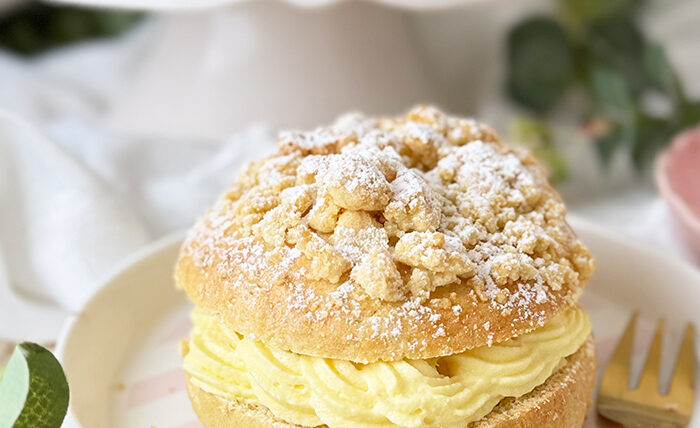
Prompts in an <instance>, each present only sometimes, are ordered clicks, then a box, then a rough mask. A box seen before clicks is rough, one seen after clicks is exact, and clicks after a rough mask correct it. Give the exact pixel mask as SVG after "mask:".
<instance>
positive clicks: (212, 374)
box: [175, 107, 595, 428]
mask: <svg viewBox="0 0 700 428" xmlns="http://www.w3.org/2000/svg"><path fill="white" fill-rule="evenodd" d="M565 215H566V208H565V207H564V204H563V203H562V201H561V199H560V197H559V196H558V194H557V193H556V191H555V190H554V189H553V188H552V187H551V186H550V185H549V184H548V182H547V179H546V176H545V173H544V172H543V170H542V168H541V167H540V166H539V165H538V164H537V163H536V162H535V160H534V159H533V158H532V157H531V156H530V155H529V154H527V153H525V152H523V151H519V150H514V149H512V148H508V147H506V146H504V145H503V144H501V143H500V142H499V140H498V138H497V137H496V135H495V134H494V132H493V131H492V130H491V129H489V128H488V127H486V126H484V125H481V124H479V123H476V122H474V121H473V120H469V119H463V118H457V117H451V116H447V115H445V114H443V113H442V112H440V111H439V110H437V109H435V108H432V107H418V108H415V109H413V110H411V111H410V112H409V113H408V114H407V115H405V116H402V117H397V118H380V119H373V118H367V117H364V116H361V115H357V114H352V115H346V116H343V117H341V118H340V119H338V120H337V121H336V122H335V123H334V124H333V125H331V126H329V127H325V128H317V129H315V130H313V131H309V132H283V133H281V134H280V137H279V148H278V151H277V152H276V153H275V154H273V155H271V156H268V157H266V158H264V159H261V160H259V161H256V162H252V163H250V164H249V165H247V166H246V167H245V168H244V169H243V170H242V171H241V172H240V174H239V176H238V178H237V179H236V181H235V182H234V184H233V186H232V187H231V188H230V189H229V190H228V191H227V192H226V193H225V194H223V195H222V196H221V197H220V198H219V200H218V201H217V202H216V204H215V205H214V206H213V207H212V208H211V209H210V210H209V211H208V212H207V213H206V214H205V216H204V217H203V218H202V219H201V220H200V221H199V222H198V223H197V224H196V225H195V227H194V228H193V229H192V231H191V232H190V233H189V235H188V237H187V239H186V241H185V243H184V245H183V247H182V251H181V254H180V258H179V260H178V263H177V267H176V274H175V276H176V281H177V284H178V286H179V287H181V288H183V289H184V290H185V291H186V292H187V294H188V296H189V297H190V299H191V300H192V301H193V302H194V304H195V305H196V308H195V309H194V311H193V313H192V320H193V329H192V334H191V337H190V340H189V341H188V342H186V343H185V344H184V345H185V346H184V347H183V354H184V358H185V361H184V367H185V371H186V373H187V382H188V390H189V393H190V397H191V400H192V403H193V406H194V408H195V411H196V412H197V414H198V415H199V417H200V419H201V421H202V422H203V423H204V424H205V426H207V427H212V428H213V427H221V428H223V427H297V426H302V427H315V426H323V427H326V426H327V427H330V428H350V427H366V428H380V427H381V428H384V427H387V428H388V427H444V428H448V427H459V428H463V427H467V426H468V427H516V426H518V427H539V426H548V427H580V426H581V424H582V422H583V418H584V415H585V411H586V408H587V406H588V400H589V394H590V391H591V389H592V387H593V380H594V371H595V361H594V353H593V342H592V339H591V336H590V333H591V327H590V323H589V321H588V318H587V316H586V314H585V313H584V312H583V310H581V309H580V308H579V307H578V306H577V300H578V297H579V295H580V294H581V291H582V290H583V288H584V286H585V283H586V282H587V280H588V278H589V277H590V275H591V273H592V272H593V268H594V262H593V259H592V257H591V255H590V254H589V252H588V250H587V249H586V248H585V246H584V245H583V244H582V243H581V242H580V241H579V240H578V238H577V237H576V235H575V233H574V232H573V231H572V229H571V228H570V226H569V225H568V224H567V223H566V219H565Z"/></svg>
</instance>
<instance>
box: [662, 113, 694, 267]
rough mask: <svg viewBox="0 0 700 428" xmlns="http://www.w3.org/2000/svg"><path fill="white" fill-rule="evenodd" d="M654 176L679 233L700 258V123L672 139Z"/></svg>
mask: <svg viewBox="0 0 700 428" xmlns="http://www.w3.org/2000/svg"><path fill="white" fill-rule="evenodd" d="M655 175H656V183H657V185H658V187H659V191H660V192H661V196H663V198H664V199H665V200H666V202H667V203H668V205H669V207H670V209H671V212H672V213H673V215H674V217H675V218H676V223H677V226H678V230H679V231H680V234H679V235H680V236H681V238H682V239H683V240H684V241H685V242H686V243H687V244H688V246H689V247H690V248H691V249H692V250H693V251H694V252H695V255H696V257H697V260H698V261H700V126H698V127H695V128H692V129H690V130H688V131H685V132H683V133H681V134H679V135H677V136H676V137H675V138H674V139H673V141H672V142H671V145H670V147H669V148H667V149H666V150H665V151H664V152H663V153H661V154H660V155H659V157H658V158H657V161H656V168H655Z"/></svg>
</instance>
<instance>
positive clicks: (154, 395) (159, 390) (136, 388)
mask: <svg viewBox="0 0 700 428" xmlns="http://www.w3.org/2000/svg"><path fill="white" fill-rule="evenodd" d="M185 388H186V386H185V373H184V372H183V370H182V369H175V370H172V371H169V372H166V373H163V374H160V375H157V376H154V377H151V378H148V379H145V380H142V381H140V382H136V383H134V384H131V385H129V386H128V390H129V393H128V394H129V398H128V400H127V408H129V409H133V408H134V407H139V406H143V405H144V404H148V403H152V402H154V401H156V400H159V399H161V398H163V397H166V396H168V395H170V394H174V393H178V392H180V391H184V390H185Z"/></svg>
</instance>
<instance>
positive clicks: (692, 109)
mask: <svg viewBox="0 0 700 428" xmlns="http://www.w3.org/2000/svg"><path fill="white" fill-rule="evenodd" d="M697 125H700V101H694V102H688V103H686V104H685V105H684V106H683V112H682V116H681V123H680V126H679V128H680V129H684V128H689V127H691V126H697Z"/></svg>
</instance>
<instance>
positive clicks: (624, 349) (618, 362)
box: [600, 312, 637, 391]
mask: <svg viewBox="0 0 700 428" xmlns="http://www.w3.org/2000/svg"><path fill="white" fill-rule="evenodd" d="M636 325H637V313H636V312H635V313H634V314H632V317H631V318H630V320H629V321H628V322H627V327H625V331H624V333H623V334H622V337H621V338H620V341H619V342H617V346H616V347H615V351H614V352H613V355H612V358H610V362H609V363H608V368H607V369H605V373H603V379H602V380H601V384H600V388H601V391H603V390H604V391H612V390H620V389H622V390H624V389H627V380H628V378H629V369H630V360H631V357H632V345H634V332H635V328H636Z"/></svg>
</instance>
